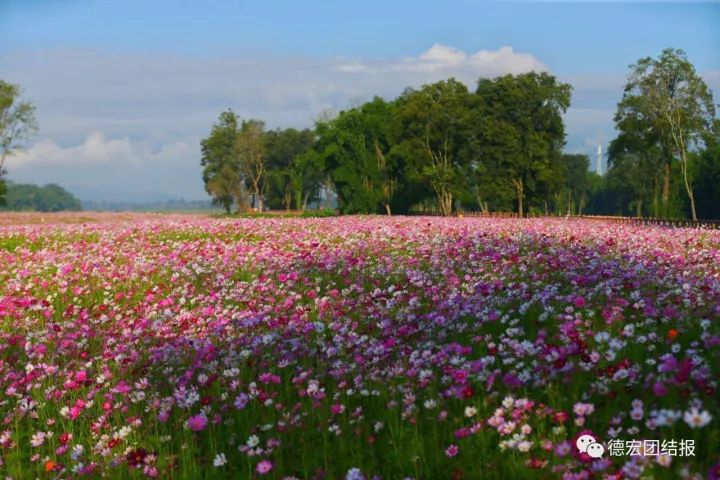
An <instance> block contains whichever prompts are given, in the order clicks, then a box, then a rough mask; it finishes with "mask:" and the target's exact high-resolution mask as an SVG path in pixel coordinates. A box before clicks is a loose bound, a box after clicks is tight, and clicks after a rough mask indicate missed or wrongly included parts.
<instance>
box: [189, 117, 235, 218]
mask: <svg viewBox="0 0 720 480" xmlns="http://www.w3.org/2000/svg"><path fill="white" fill-rule="evenodd" d="M238 120H239V119H238V116H237V115H236V114H235V113H234V112H233V111H232V110H227V111H225V112H222V113H221V114H220V118H219V121H218V123H216V124H214V125H213V126H212V130H211V131H210V136H208V137H207V138H205V139H203V140H201V141H200V147H201V151H202V158H201V161H200V164H201V165H202V167H203V173H202V176H203V181H204V182H205V190H206V191H207V192H208V193H209V194H210V195H211V196H212V198H213V203H215V204H217V205H221V206H222V207H223V208H224V209H225V211H226V212H227V213H230V208H231V207H232V205H233V202H235V201H237V203H238V206H239V207H240V206H241V205H244V204H245V203H246V200H245V199H244V198H243V194H244V193H245V192H244V185H243V182H242V177H241V176H240V169H239V165H238V155H237V147H236V145H237V136H238Z"/></svg>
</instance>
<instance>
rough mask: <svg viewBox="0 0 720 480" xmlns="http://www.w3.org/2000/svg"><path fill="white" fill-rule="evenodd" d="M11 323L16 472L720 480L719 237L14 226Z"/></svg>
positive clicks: (0, 415) (446, 227) (530, 230)
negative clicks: (637, 445)
mask: <svg viewBox="0 0 720 480" xmlns="http://www.w3.org/2000/svg"><path fill="white" fill-rule="evenodd" d="M0 322H1V323H0V392H1V393H0V419H1V420H2V425H0V476H1V477H2V478H5V477H6V476H7V477H11V478H13V479H24V478H36V477H37V478H48V479H49V478H99V477H105V478H120V479H122V478H147V477H154V478H173V479H196V478H261V479H262V478H298V479H300V478H314V479H323V478H325V479H335V478H338V479H346V478H347V479H351V480H356V479H368V480H369V479H371V478H382V479H403V478H413V479H418V480H419V479H444V478H448V479H449V478H453V479H460V478H464V479H480V478H488V479H494V478H498V479H500V478H502V479H511V478H543V479H545V478H568V479H584V478H640V477H648V478H650V477H652V478H678V477H682V476H685V477H687V478H717V477H718V476H720V463H719V462H720V428H718V421H720V394H719V393H718V391H717V390H718V377H719V375H720V371H719V369H720V359H719V356H720V231H705V230H691V229H666V228H662V227H642V226H630V225H618V224H611V223H603V222H599V221H589V220H563V219H560V220H547V219H530V220H517V219H469V218H467V219H463V218H454V219H442V218H422V217H397V218H385V217H336V218H327V219H243V220H228V219H211V218H202V217H190V216H188V217H183V216H169V217H139V216H136V217H132V216H131V217H124V218H122V219H118V220H117V221H114V222H113V221H102V222H88V223H81V222H76V223H63V222H60V221H55V222H52V221H50V222H45V221H44V222H42V223H41V222H33V223H24V224H15V225H7V224H5V225H2V226H0ZM583 434H589V435H593V436H594V438H596V439H597V440H598V442H599V443H601V444H602V445H603V447H604V449H605V452H606V453H605V454H604V455H603V456H602V457H601V458H592V457H590V456H589V455H588V454H587V453H581V452H579V451H578V450H577V447H576V442H575V440H576V439H577V438H578V437H579V436H580V435H583ZM615 439H618V440H623V441H625V442H630V441H640V442H643V441H644V440H659V441H660V442H661V448H660V451H656V452H652V451H648V450H647V448H645V446H644V447H643V449H641V450H640V451H639V452H635V453H631V454H630V455H627V454H626V453H627V452H624V451H623V452H614V453H620V454H618V455H613V454H611V453H612V452H611V447H612V445H610V441H611V440H615ZM671 441H676V442H677V445H675V450H672V448H673V444H671V443H670V442H671ZM688 441H694V444H693V445H694V449H693V450H692V451H690V450H689V449H687V448H685V447H684V446H683V445H688V444H689V443H687V442H688ZM681 442H683V443H682V445H681ZM643 445H645V443H643ZM682 448H685V450H682Z"/></svg>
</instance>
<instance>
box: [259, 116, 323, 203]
mask: <svg viewBox="0 0 720 480" xmlns="http://www.w3.org/2000/svg"><path fill="white" fill-rule="evenodd" d="M314 142H315V134H314V133H313V131H312V130H309V129H304V130H296V129H294V128H287V129H284V130H281V129H277V130H271V131H269V132H267V133H266V134H265V144H266V147H265V148H266V152H267V157H266V164H267V175H266V182H265V184H266V187H265V191H266V193H267V203H268V206H269V207H270V208H283V209H285V210H290V208H292V206H293V205H296V206H297V208H298V209H300V206H299V205H302V204H303V200H304V199H303V196H304V195H307V196H308V197H309V195H310V193H311V192H310V191H311V190H317V189H316V188H313V187H312V186H311V185H308V182H307V181H306V180H307V178H306V177H309V176H311V173H312V172H311V170H310V169H309V167H310V165H307V164H306V162H305V160H304V158H302V157H303V155H305V154H307V152H308V151H309V150H310V149H311V148H312V146H313V144H314ZM303 187H307V193H306V194H304V193H303V192H304V190H305V188H303ZM293 197H296V198H293ZM297 197H300V199H298V198H297Z"/></svg>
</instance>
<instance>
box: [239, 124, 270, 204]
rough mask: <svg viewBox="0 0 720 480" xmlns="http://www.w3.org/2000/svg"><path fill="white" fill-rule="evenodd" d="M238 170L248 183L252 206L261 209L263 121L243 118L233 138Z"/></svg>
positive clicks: (263, 162)
mask: <svg viewBox="0 0 720 480" xmlns="http://www.w3.org/2000/svg"><path fill="white" fill-rule="evenodd" d="M235 147H236V149H237V155H238V161H239V164H240V172H241V173H242V175H244V177H245V178H246V179H247V180H248V182H249V183H250V188H251V189H252V206H253V208H257V209H258V210H260V211H262V209H263V188H262V187H263V184H262V181H263V178H264V176H265V123H264V122H262V121H260V120H243V122H242V126H241V127H240V131H239V132H238V133H237V137H236V140H235Z"/></svg>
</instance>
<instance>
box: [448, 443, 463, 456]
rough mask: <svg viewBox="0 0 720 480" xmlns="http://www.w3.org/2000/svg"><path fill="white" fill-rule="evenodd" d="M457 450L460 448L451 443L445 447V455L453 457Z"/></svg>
mask: <svg viewBox="0 0 720 480" xmlns="http://www.w3.org/2000/svg"><path fill="white" fill-rule="evenodd" d="M458 451H460V449H459V448H458V446H457V445H454V444H453V445H450V446H449V447H447V448H446V449H445V455H447V456H448V457H450V458H452V457H454V456H455V455H457V454H458Z"/></svg>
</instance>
